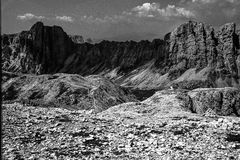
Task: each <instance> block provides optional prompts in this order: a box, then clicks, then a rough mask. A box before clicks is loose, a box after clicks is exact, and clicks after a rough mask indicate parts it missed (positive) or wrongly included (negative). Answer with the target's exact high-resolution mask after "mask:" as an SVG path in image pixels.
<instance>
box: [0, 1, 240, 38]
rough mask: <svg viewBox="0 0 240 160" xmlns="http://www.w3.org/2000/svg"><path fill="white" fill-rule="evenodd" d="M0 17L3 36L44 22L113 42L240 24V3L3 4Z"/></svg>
mask: <svg viewBox="0 0 240 160" xmlns="http://www.w3.org/2000/svg"><path fill="white" fill-rule="evenodd" d="M1 12H2V17H1V18H2V23H1V25H2V26H1V28H2V33H16V32H19V31H22V30H28V29H29V28H30V27H31V26H32V25H33V24H34V23H35V22H36V21H43V22H44V24H46V25H60V26H62V27H63V29H64V30H65V31H66V32H67V33H68V34H78V35H82V36H84V37H86V38H88V37H90V38H93V39H109V40H137V41H138V40H141V39H148V40H152V39H153V38H162V37H163V36H164V35H165V34H166V33H168V32H170V31H171V30H172V29H173V28H175V27H176V26H177V25H179V24H181V23H184V22H186V21H188V20H190V19H191V20H195V21H200V22H205V23H207V24H212V25H213V26H214V27H218V26H220V25H222V24H224V23H228V22H235V23H236V24H237V25H239V24H240V0H1Z"/></svg>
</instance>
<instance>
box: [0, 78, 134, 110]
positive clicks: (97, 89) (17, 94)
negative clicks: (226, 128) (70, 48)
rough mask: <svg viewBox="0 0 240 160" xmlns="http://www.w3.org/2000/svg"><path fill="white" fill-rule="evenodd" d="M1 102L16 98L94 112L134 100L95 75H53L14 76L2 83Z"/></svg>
mask: <svg viewBox="0 0 240 160" xmlns="http://www.w3.org/2000/svg"><path fill="white" fill-rule="evenodd" d="M2 94H3V100H4V101H7V100H8V101H20V102H23V103H28V104H32V105H38V106H49V107H65V108H68V109H86V110H90V109H93V110H94V111H96V112H99V111H102V110H105V109H107V108H109V107H110V106H114V105H117V104H120V103H124V102H128V101H136V100H135V98H134V96H133V95H131V94H129V92H128V91H126V90H123V89H121V88H120V87H118V86H117V85H115V84H113V83H112V82H111V81H109V80H107V79H105V78H103V77H99V76H89V77H86V78H84V77H82V76H80V75H75V74H71V75H70V74H54V75H39V76H30V75H23V76H20V77H15V78H12V79H10V80H8V81H7V82H5V83H4V84H3V85H2Z"/></svg>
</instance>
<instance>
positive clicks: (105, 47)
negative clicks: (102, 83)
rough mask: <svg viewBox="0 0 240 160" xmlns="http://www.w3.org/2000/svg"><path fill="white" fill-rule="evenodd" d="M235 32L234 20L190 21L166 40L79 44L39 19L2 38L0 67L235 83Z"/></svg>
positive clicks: (133, 80)
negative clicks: (26, 28) (216, 24)
mask: <svg viewBox="0 0 240 160" xmlns="http://www.w3.org/2000/svg"><path fill="white" fill-rule="evenodd" d="M239 35H240V31H239V30H236V25H235V24H234V23H228V24H225V25H223V26H222V27H220V28H219V29H218V30H215V29H214V28H213V27H212V26H210V25H205V24H204V23H199V22H192V21H190V22H187V23H184V24H182V25H180V26H179V27H177V28H176V29H175V30H173V31H172V32H171V33H168V34H167V35H166V36H165V37H164V40H160V39H155V40H153V41H152V42H149V41H140V42H134V41H127V42H110V41H102V42H100V43H98V44H89V43H81V44H79V43H75V42H73V41H75V40H73V37H71V36H70V37H69V36H68V35H67V34H66V33H65V32H64V31H63V30H62V28H61V27H58V26H53V27H49V26H44V25H43V24H42V23H41V22H38V23H36V24H35V25H34V26H33V27H32V28H31V29H30V30H29V31H24V32H21V33H19V34H13V35H5V36H3V37H2V49H3V50H2V57H3V62H2V66H3V70H6V71H11V72H20V73H34V74H44V73H58V72H64V73H78V74H81V75H90V74H102V75H108V76H109V75H110V77H112V78H113V79H114V80H116V79H117V80H118V82H120V84H126V85H132V86H137V85H138V84H139V82H140V81H141V84H144V86H143V88H144V87H147V86H149V84H150V83H152V82H154V84H153V85H152V86H153V87H154V86H155V87H161V86H163V85H166V84H169V85H173V83H178V84H180V83H179V82H184V84H185V82H188V81H190V82H191V84H194V85H193V88H196V86H197V87H201V86H202V87H206V86H207V87H209V86H212V87H224V86H239V83H240V82H239V77H240V47H239V46H240V45H239V44H240V42H239V41H240V40H239V39H240V38H239ZM149 64H151V65H149ZM149 73H151V74H149ZM190 73H191V74H190ZM151 77H152V78H151ZM156 78H157V79H156ZM143 81H144V83H142V82H143ZM163 81H164V83H163ZM198 82H199V83H198ZM200 82H201V83H200ZM205 82H206V83H205ZM196 83H197V84H196ZM195 84H196V85H195ZM205 85H206V86H205ZM178 86H179V85H178Z"/></svg>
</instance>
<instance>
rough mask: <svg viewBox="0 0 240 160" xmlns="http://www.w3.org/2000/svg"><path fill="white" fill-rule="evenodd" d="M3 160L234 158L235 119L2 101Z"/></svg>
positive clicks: (238, 125) (238, 134) (239, 152)
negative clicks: (107, 112)
mask: <svg viewBox="0 0 240 160" xmlns="http://www.w3.org/2000/svg"><path fill="white" fill-rule="evenodd" d="M2 112H3V113H2V115H3V127H2V140H3V145H2V156H3V159H18V160H20V159H32V160H33V159H59V160H60V159H62V160H68V159H163V160H171V159H176V160H179V159H209V160H214V159H229V160H230V159H235V160H239V159H240V118H237V117H222V116H200V115H194V114H189V115H184V116H179V115H176V116H171V117H168V118H166V117H164V118H162V119H161V118H159V117H158V119H157V120H155V119H152V121H144V118H143V120H142V121H141V120H139V119H138V120H137V121H136V120H134V119H131V117H130V118H127V117H121V116H119V118H104V116H99V115H98V114H95V113H93V112H91V111H69V110H66V109H61V108H41V107H31V106H23V105H21V104H18V103H12V104H3V105H2Z"/></svg>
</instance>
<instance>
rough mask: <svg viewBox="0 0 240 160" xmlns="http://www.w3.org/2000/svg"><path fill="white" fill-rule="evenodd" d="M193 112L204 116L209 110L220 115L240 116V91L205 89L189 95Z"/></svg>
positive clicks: (194, 91)
mask: <svg viewBox="0 0 240 160" xmlns="http://www.w3.org/2000/svg"><path fill="white" fill-rule="evenodd" d="M188 94H189V96H190V97H191V99H192V110H193V111H194V112H196V113H199V114H203V113H205V112H206V111H207V110H208V109H209V108H210V109H211V110H213V111H214V112H215V113H216V114H218V115H223V116H240V90H239V89H236V88H204V89H195V90H193V91H191V92H189V93H188Z"/></svg>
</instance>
